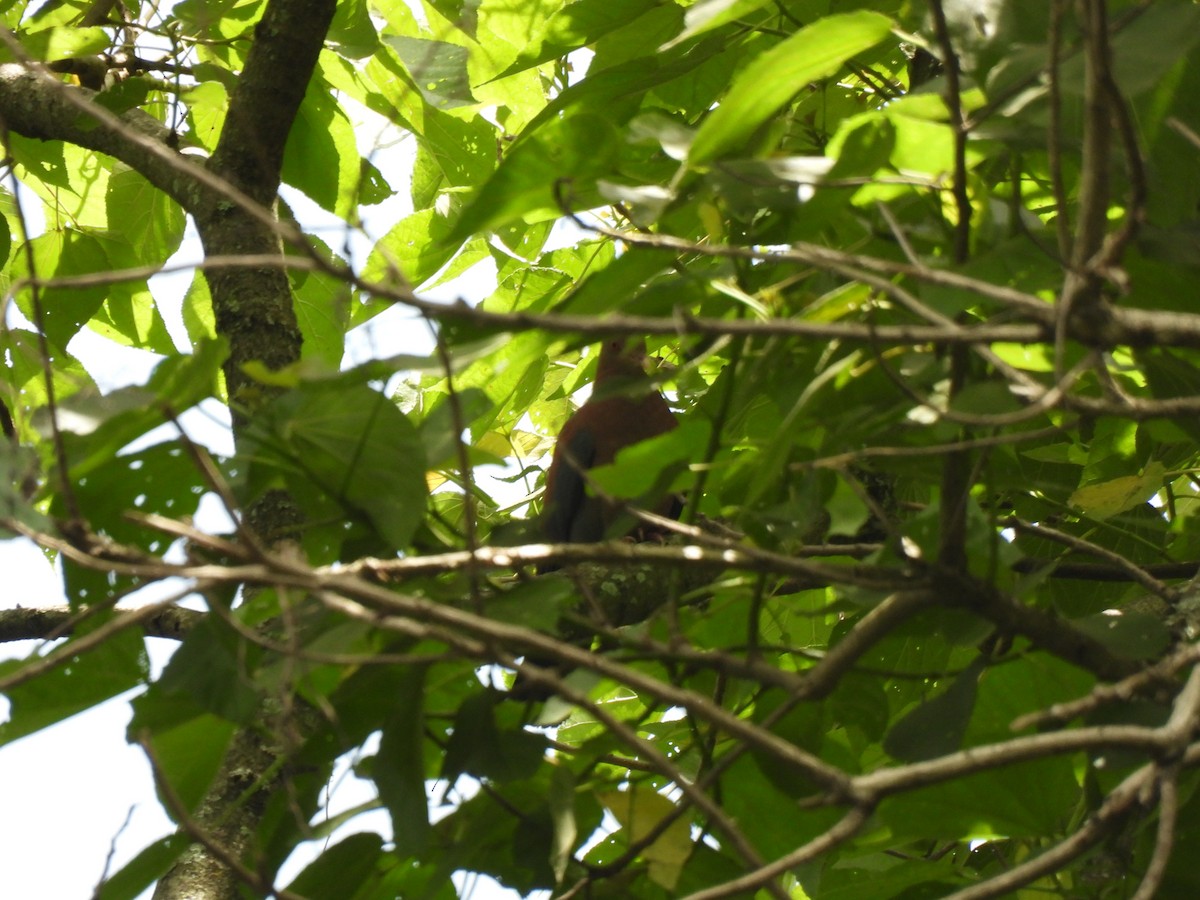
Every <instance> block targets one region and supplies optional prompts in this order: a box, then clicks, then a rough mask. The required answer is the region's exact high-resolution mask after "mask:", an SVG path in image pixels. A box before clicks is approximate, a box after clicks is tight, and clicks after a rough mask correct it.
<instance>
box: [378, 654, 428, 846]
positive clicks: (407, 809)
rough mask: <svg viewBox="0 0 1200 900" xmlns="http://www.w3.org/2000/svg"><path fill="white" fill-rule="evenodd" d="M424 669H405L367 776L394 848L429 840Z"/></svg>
mask: <svg viewBox="0 0 1200 900" xmlns="http://www.w3.org/2000/svg"><path fill="white" fill-rule="evenodd" d="M424 692H425V670H424V669H422V668H418V667H413V668H411V669H409V671H408V677H407V678H405V679H404V681H403V683H402V684H401V688H400V690H399V691H398V692H397V694H396V696H395V699H394V701H393V703H392V705H391V709H390V711H389V713H388V717H387V720H386V721H385V722H384V725H383V735H382V737H381V739H380V742H379V753H378V754H377V755H376V757H375V761H374V767H373V768H374V771H373V776H374V779H375V784H376V786H377V787H378V788H379V799H380V800H382V801H383V805H384V806H386V807H387V811H388V812H389V813H390V814H391V817H392V831H393V834H394V835H395V842H396V852H397V853H400V854H405V855H407V854H413V853H420V852H421V851H423V850H424V849H425V846H426V844H427V842H428V841H429V835H430V831H429V809H428V802H427V801H426V799H425V751H424V743H425V729H424V715H425V713H424V709H423V700H424Z"/></svg>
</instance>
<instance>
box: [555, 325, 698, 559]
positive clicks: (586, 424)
mask: <svg viewBox="0 0 1200 900" xmlns="http://www.w3.org/2000/svg"><path fill="white" fill-rule="evenodd" d="M645 366H646V346H645V342H644V341H643V340H642V339H640V338H614V339H612V340H608V341H605V342H604V344H603V345H602V346H601V348H600V359H599V362H598V363H597V366H596V379H595V382H594V383H593V386H592V395H591V397H589V398H588V400H587V402H586V403H584V404H583V405H582V406H581V407H579V409H577V410H576V411H575V413H574V414H573V415H572V416H571V417H570V418H569V419H568V420H567V422H566V424H565V425H563V428H562V431H561V432H559V435H558V440H557V442H556V443H555V445H554V454H553V456H552V457H551V460H550V468H549V469H548V470H547V472H546V492H545V495H544V498H543V503H542V520H541V521H542V532H543V534H544V535H545V537H546V539H547V540H549V541H550V542H552V543H591V542H594V541H601V540H604V539H605V538H606V537H617V536H625V535H628V534H631V533H633V532H635V531H637V528H636V523H631V524H630V527H629V528H627V529H625V531H624V533H623V534H620V535H617V534H610V531H611V530H612V529H613V528H614V526H615V525H616V523H617V520H618V519H619V518H621V506H620V504H617V503H614V502H612V501H610V500H607V499H604V498H601V497H597V496H595V495H593V494H589V493H588V486H587V477H586V473H587V471H588V470H589V469H593V468H595V467H597V466H603V465H607V464H609V463H611V462H612V461H613V460H614V459H615V458H616V456H617V454H618V453H619V452H620V451H621V450H624V449H625V448H626V447H631V446H633V445H634V444H637V443H640V442H642V441H645V440H649V439H650V438H652V437H657V436H658V435H660V434H666V433H667V432H668V431H671V430H672V429H673V428H675V427H676V426H677V425H678V424H679V423H678V422H677V421H676V419H675V414H674V413H672V412H671V408H670V407H669V406H668V405H667V401H666V400H664V399H663V396H662V394H660V393H659V392H658V391H657V390H656V389H654V388H653V387H652V386H650V385H647V384H639V382H643V381H644V380H645V376H646V369H645ZM622 388H624V389H622ZM653 511H654V512H657V513H659V514H660V515H665V516H671V517H673V518H674V517H678V514H679V499H678V498H677V497H675V496H670V495H669V496H666V497H664V498H662V500H661V501H659V503H658V504H657V505H656V506H655V507H654V510H653Z"/></svg>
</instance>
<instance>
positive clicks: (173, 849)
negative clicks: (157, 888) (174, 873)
mask: <svg viewBox="0 0 1200 900" xmlns="http://www.w3.org/2000/svg"><path fill="white" fill-rule="evenodd" d="M191 843H192V839H191V838H190V837H189V836H188V835H186V834H184V833H183V832H182V831H177V832H175V833H174V834H171V835H168V836H167V837H165V838H160V839H159V840H157V841H155V842H154V843H153V844H151V845H150V846H148V847H146V848H145V849H144V850H142V851H141V852H140V853H138V855H137V856H135V857H134V858H133V859H132V860H130V861H129V862H128V863H126V865H125V866H124V867H123V868H122V869H121V870H120V871H119V872H116V873H115V874H113V875H111V876H109V877H108V878H106V879H105V880H104V883H103V884H101V885H100V887H99V888H98V889H97V890H96V896H95V900H136V898H138V897H140V896H141V895H142V892H143V891H145V890H146V889H147V888H149V887H151V886H152V885H153V884H154V882H156V881H158V879H160V878H162V876H163V875H165V874H166V872H167V870H168V869H169V868H171V865H172V863H174V862H175V860H176V859H178V858H179V854H180V853H182V852H183V851H184V850H186V849H187V848H188V847H189V846H191Z"/></svg>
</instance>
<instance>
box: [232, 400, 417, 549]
mask: <svg viewBox="0 0 1200 900" xmlns="http://www.w3.org/2000/svg"><path fill="white" fill-rule="evenodd" d="M261 422H262V426H263V427H262V428H256V429H255V433H256V435H257V438H258V441H259V443H258V449H259V450H260V451H261V455H260V456H259V457H258V458H257V460H256V462H260V463H264V462H265V463H267V464H268V465H269V466H271V468H272V469H274V470H275V471H278V472H281V473H282V474H283V475H284V477H285V478H286V479H287V481H288V484H289V487H290V488H291V489H292V490H293V492H294V493H295V495H296V496H297V497H298V498H300V500H301V501H302V502H305V503H307V504H308V505H309V506H310V507H311V508H312V510H313V511H314V512H316V513H318V518H320V517H321V516H322V515H324V514H325V513H326V512H327V510H326V509H325V508H324V507H323V505H322V504H323V503H325V502H328V500H329V499H332V500H334V501H335V502H337V503H338V504H340V505H341V506H342V507H343V508H344V509H345V510H346V511H347V512H351V513H354V514H357V515H361V516H363V517H365V519H366V520H367V521H369V522H370V524H371V525H372V527H373V528H374V529H375V530H376V531H377V532H378V533H379V535H380V537H381V538H382V539H383V540H385V541H387V542H388V543H389V544H390V545H391V546H392V547H395V548H400V547H405V546H407V545H408V541H409V539H410V538H411V537H412V535H413V533H414V532H415V531H416V529H417V526H418V525H419V524H420V522H421V518H422V516H423V515H424V512H425V501H426V497H427V494H428V491H427V490H426V487H425V450H424V447H423V446H422V445H421V440H420V436H419V435H418V433H417V429H416V428H415V427H414V426H413V424H412V423H411V422H409V421H408V419H407V418H405V416H404V415H403V414H402V413H401V412H400V410H398V409H397V408H396V407H395V405H394V404H392V402H391V401H390V400H388V399H387V398H386V397H384V396H383V395H382V394H381V393H379V392H378V391H374V390H372V389H371V388H369V387H367V386H365V385H360V384H343V383H342V382H341V381H333V382H330V383H323V382H305V383H302V384H300V385H299V386H298V387H296V388H295V389H293V390H291V391H288V392H287V393H286V394H284V395H283V396H281V397H279V398H278V399H277V400H275V401H274V402H273V403H272V404H271V405H270V407H269V408H268V409H267V410H266V411H265V412H264V414H263V417H262V420H261Z"/></svg>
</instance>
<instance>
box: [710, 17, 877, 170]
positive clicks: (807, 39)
mask: <svg viewBox="0 0 1200 900" xmlns="http://www.w3.org/2000/svg"><path fill="white" fill-rule="evenodd" d="M891 28H892V22H891V19H889V18H888V17H887V16H883V15H880V14H879V13H875V12H867V11H865V10H864V11H859V12H853V13H844V14H841V15H833V16H828V17H826V18H823V19H819V20H817V21H816V22H814V23H813V24H811V25H808V26H806V27H805V28H803V29H801V30H800V31H799V32H797V33H796V34H794V35H792V36H791V37H789V38H788V39H787V40H785V41H783V42H782V43H780V44H779V45H778V46H776V47H774V48H773V49H771V50H769V51H767V52H766V53H763V54H761V55H760V56H758V57H756V58H755V59H754V60H753V62H751V63H750V65H748V66H747V67H746V68H745V70H743V71H742V73H741V74H740V75H738V77H737V79H736V80H735V81H734V83H733V86H732V87H731V88H730V89H729V93H728V94H726V95H725V97H724V99H722V101H721V105H720V106H718V107H717V108H716V110H714V111H713V112H712V113H711V114H709V116H708V118H707V119H705V120H704V123H703V124H702V125H701V126H700V130H699V131H698V132H697V133H696V139H695V141H693V142H692V149H691V152H690V153H689V154H688V162H689V163H690V164H691V165H693V166H699V165H703V164H704V163H707V162H711V161H712V160H714V159H716V158H717V157H720V156H724V155H727V154H729V153H731V152H733V151H736V150H738V149H740V148H741V147H742V146H743V145H744V144H745V143H746V141H747V140H749V138H750V136H751V134H752V133H753V132H754V131H755V130H756V129H757V128H758V127H759V126H761V125H763V124H764V123H765V122H766V121H767V119H769V118H770V117H771V116H772V115H774V114H775V113H776V112H778V111H779V109H781V108H782V107H783V106H784V104H786V103H787V102H788V101H789V100H791V99H792V97H794V96H795V95H796V94H797V93H799V92H800V91H802V90H803V89H804V88H805V87H806V86H807V85H808V84H809V83H811V82H813V81H816V80H817V79H820V78H825V77H827V76H829V75H832V74H834V73H835V72H837V71H838V69H840V68H841V66H842V64H843V63H845V62H846V60H848V59H849V58H850V57H852V56H854V54H856V53H861V52H863V51H864V50H869V49H870V48H871V47H873V46H875V45H876V44H878V43H879V42H880V41H882V40H883V39H884V38H885V37H887V35H888V34H889V32H890V31H891Z"/></svg>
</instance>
